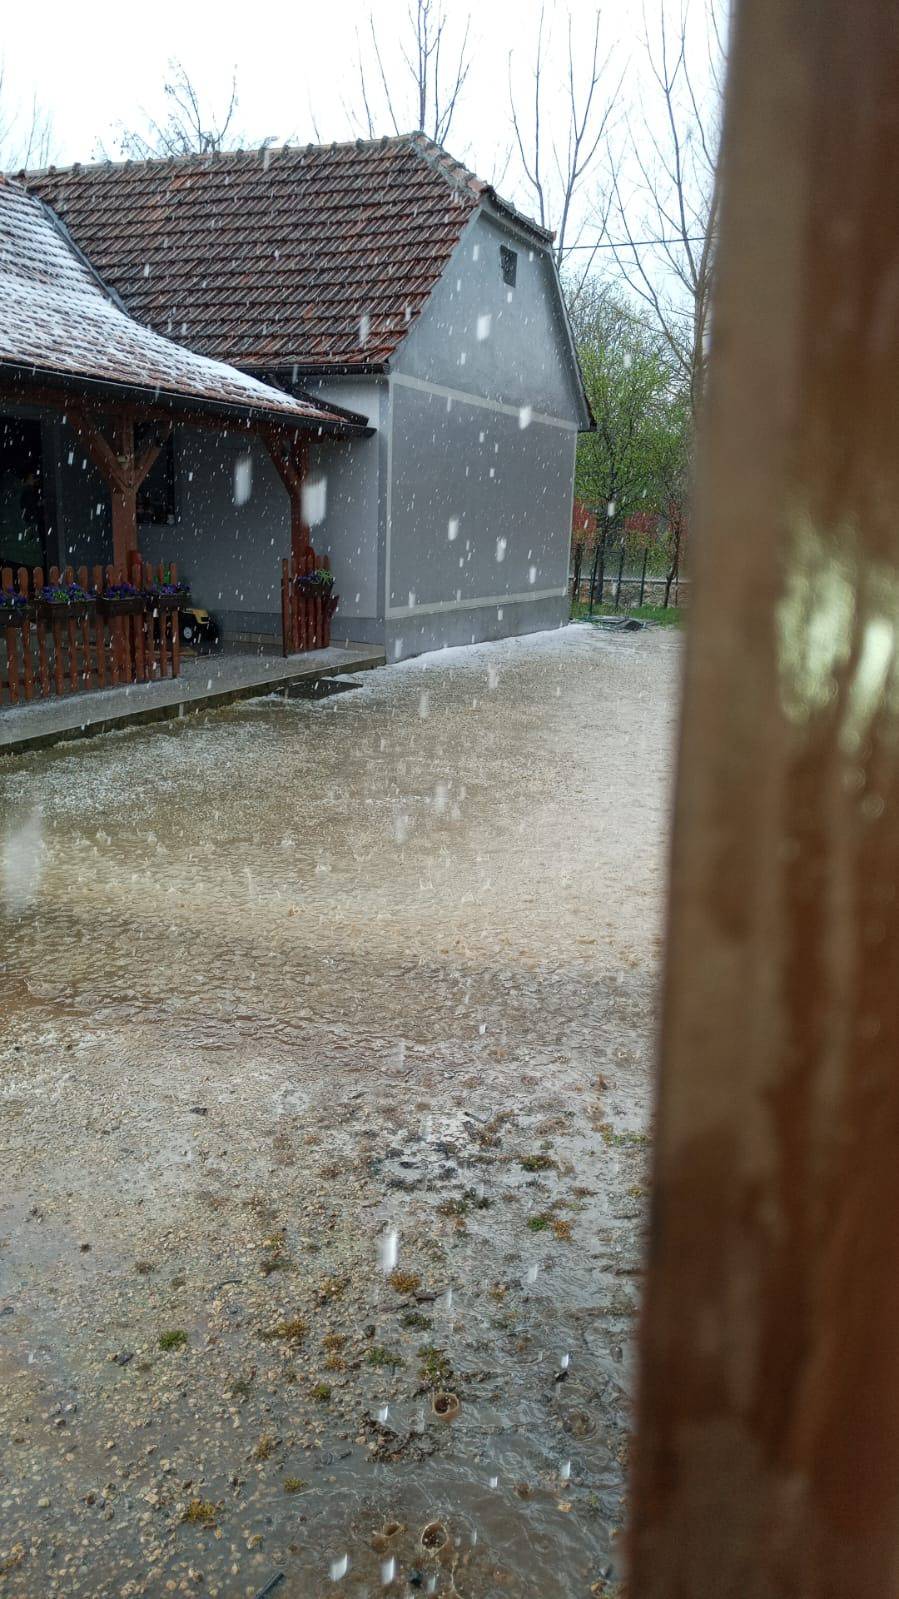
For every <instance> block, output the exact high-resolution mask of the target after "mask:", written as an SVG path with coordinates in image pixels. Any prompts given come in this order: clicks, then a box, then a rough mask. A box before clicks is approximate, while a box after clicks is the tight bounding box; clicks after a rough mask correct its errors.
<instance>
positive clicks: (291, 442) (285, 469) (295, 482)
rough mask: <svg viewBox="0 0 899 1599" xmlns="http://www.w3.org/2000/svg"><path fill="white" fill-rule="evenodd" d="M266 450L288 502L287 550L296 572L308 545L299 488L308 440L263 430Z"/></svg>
mask: <svg viewBox="0 0 899 1599" xmlns="http://www.w3.org/2000/svg"><path fill="white" fill-rule="evenodd" d="M263 438H264V440H265V444H266V447H267V449H268V452H269V455H270V456H271V458H272V461H273V463H274V466H275V468H276V470H277V472H278V475H279V476H280V478H281V481H282V483H283V484H284V487H285V488H286V490H287V494H288V497H289V499H290V549H291V555H292V557H293V561H294V566H295V568H296V569H298V568H299V563H300V560H301V558H302V556H304V555H305V553H306V551H307V550H308V548H309V545H310V542H311V540H310V537H309V523H308V522H307V520H306V515H305V511H304V509H303V486H304V484H305V482H306V478H307V475H308V472H309V440H308V438H307V436H306V435H305V434H303V433H296V432H294V433H292V434H288V435H287V436H286V437H285V435H284V434H282V433H277V432H275V431H274V430H271V429H266V430H265V432H264V433H263Z"/></svg>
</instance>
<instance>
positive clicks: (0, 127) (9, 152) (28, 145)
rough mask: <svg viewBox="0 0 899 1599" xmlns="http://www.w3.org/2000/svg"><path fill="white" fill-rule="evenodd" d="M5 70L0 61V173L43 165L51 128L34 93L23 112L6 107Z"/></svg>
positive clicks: (48, 151) (47, 156) (49, 152)
mask: <svg viewBox="0 0 899 1599" xmlns="http://www.w3.org/2000/svg"><path fill="white" fill-rule="evenodd" d="M7 105H8V94H7V92H6V70H5V67H4V66H3V65H2V64H0V172H20V171H26V170H27V169H28V168H30V167H31V168H34V167H45V166H46V165H47V164H48V162H49V161H50V158H51V155H52V146H53V128H52V124H51V121H50V116H49V114H48V113H47V112H46V111H42V110H41V108H40V106H39V105H38V102H37V96H34V98H33V99H32V101H31V105H30V107H29V108H28V110H27V111H25V112H16V111H11V110H8V109H7Z"/></svg>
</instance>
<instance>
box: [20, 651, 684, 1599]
mask: <svg viewBox="0 0 899 1599" xmlns="http://www.w3.org/2000/svg"><path fill="white" fill-rule="evenodd" d="M678 668H679V641H678V640H677V639H676V638H674V637H672V636H671V635H670V634H667V633H663V632H660V631H649V630H647V631H645V632H643V633H640V634H634V635H627V636H624V637H620V636H619V637H611V638H610V637H608V636H605V635H603V634H601V633H600V632H598V631H595V630H591V629H589V628H587V627H585V626H583V627H576V628H570V629H565V630H564V631H563V632H561V633H559V634H556V635H552V636H549V635H544V636H541V637H540V638H538V639H534V640H527V641H517V640H512V641H507V642H504V643H502V644H498V645H495V646H490V647H484V648H479V649H477V650H471V651H453V652H449V653H447V654H445V655H442V656H431V657H426V658H423V659H421V660H419V661H416V662H409V663H405V664H403V665H402V666H401V667H398V668H389V669H384V670H382V671H379V672H377V673H374V674H371V675H370V677H368V679H367V680H366V681H365V684H364V687H363V688H362V689H361V690H359V691H358V692H355V693H352V694H346V695H342V696H340V698H338V699H335V700H332V701H325V702H320V703H310V702H304V701H290V702H281V701H278V702H275V701H270V700H260V701H257V702H254V703H253V704H251V705H247V706H244V707H242V708H236V709H234V710H231V711H227V712H222V713H219V714H217V715H211V716H209V717H207V718H205V719H194V720H192V721H190V722H188V723H184V724H180V725H178V726H173V727H170V728H162V729H161V728H154V729H150V730H145V731H143V730H134V731H133V732H131V733H127V734H123V735H116V736H109V737H104V738H101V739H97V740H95V741H91V742H89V743H84V744H81V745H78V746H69V747H68V748H65V747H62V748H57V749H56V750H54V751H51V752H48V753H42V754H36V755H32V756H28V757H24V758H21V759H19V760H16V761H12V760H8V761H7V762H6V763H4V764H2V765H0V838H2V843H3V860H2V867H3V878H2V883H0V889H2V894H3V912H2V918H0V925H2V948H0V978H2V982H3V991H4V1000H5V1019H6V1025H5V1028H4V1033H3V1040H2V1048H0V1432H2V1439H3V1445H2V1460H0V1592H3V1593H7V1594H9V1595H15V1596H20V1595H28V1596H31V1595H35V1594H38V1593H40V1594H59V1595H66V1596H68V1595H76V1594H84V1595H107V1594H108V1595H120V1596H127V1595H143V1594H147V1595H157V1594H164V1593H168V1592H176V1593H181V1592H190V1593H201V1594H202V1593H206V1594H210V1595H221V1596H228V1599H230V1596H232V1595H235V1596H237V1595H239V1596H244V1595H247V1596H249V1595H255V1594H257V1593H258V1592H259V1591H260V1590H263V1589H265V1587H266V1584H267V1583H269V1582H270V1581H272V1580H273V1579H274V1578H275V1577H276V1576H277V1575H278V1574H279V1573H283V1580H282V1581H281V1582H280V1584H279V1585H278V1586H277V1588H275V1589H274V1590H273V1592H276V1593H278V1594H279V1595H283V1596H285V1599H287V1596H289V1595H296V1596H303V1599H306V1596H310V1595H311V1596H318V1595H326V1594H327V1595H333V1596H340V1595H347V1596H354V1599H355V1596H361V1595H375V1594H382V1593H383V1594H387V1595H394V1594H403V1595H412V1594H416V1593H423V1594H430V1593H433V1594H436V1595H458V1596H463V1599H492V1596H494V1595H508V1596H511V1599H517V1596H521V1599H525V1596H531V1595H538V1594H540V1595H543V1594H554V1595H559V1596H562V1599H566V1596H580V1595H588V1594H591V1593H604V1592H614V1590H615V1586H616V1583H617V1581H618V1580H619V1578H620V1575H621V1555H620V1529H621V1525H622V1518H623V1513H624V1497H623V1496H624V1481H625V1471H626V1458H627V1446H628V1424H629V1407H630V1392H631V1381H632V1340H633V1332H634V1314H635V1309H636V1307H637V1302H638V1294H639V1274H640V1263H641V1255H642V1247H643V1228H644V1224H645V1210H646V1183H647V1160H648V1147H647V1146H648V1141H649V1136H650V1120H649V1119H650V1104H651V1069H652V1047H653V1038H654V1029H655V1025H656V1011H657V1000H656V994H657V978H658V959H659V950H660V933H661V908H662V893H663V885H664V870H665V855H666V834H667V816H668V803H669V784H670V766H671V754H672V744H673V733H674V720H675V713H676V697H677V679H678ZM438 1391H440V1392H446V1393H449V1394H451V1395H454V1396H455V1398H456V1399H457V1400H458V1408H457V1409H456V1407H455V1405H454V1403H453V1401H452V1400H450V1401H443V1400H441V1401H439V1402H438V1403H437V1404H436V1406H435V1397H434V1396H435V1393H436V1392H438ZM441 1406H442V1407H443V1409H444V1411H446V1410H447V1409H448V1410H449V1412H450V1415H451V1419H444V1417H443V1415H441V1414H440V1413H439V1412H440V1408H441ZM434 1522H437V1523H439V1524H440V1529H442V1530H440V1529H438V1531H437V1532H432V1533H429V1534H428V1535H427V1537H425V1538H424V1541H423V1537H422V1535H423V1533H424V1530H425V1529H426V1528H427V1527H428V1526H429V1525H430V1524H431V1523H434ZM385 1529H387V1530H385ZM391 1529H394V1530H391Z"/></svg>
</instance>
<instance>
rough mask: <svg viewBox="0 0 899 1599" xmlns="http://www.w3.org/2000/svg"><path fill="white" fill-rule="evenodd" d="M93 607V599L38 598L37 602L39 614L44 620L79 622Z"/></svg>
mask: <svg viewBox="0 0 899 1599" xmlns="http://www.w3.org/2000/svg"><path fill="white" fill-rule="evenodd" d="M93 609H94V602H93V600H38V604H37V614H38V616H39V617H40V618H41V620H42V621H44V622H79V621H81V619H82V617H85V616H89V615H90V614H91V612H92V610H93Z"/></svg>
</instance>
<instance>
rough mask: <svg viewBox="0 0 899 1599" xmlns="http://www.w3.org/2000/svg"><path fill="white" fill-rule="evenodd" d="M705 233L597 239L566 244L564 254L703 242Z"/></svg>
mask: <svg viewBox="0 0 899 1599" xmlns="http://www.w3.org/2000/svg"><path fill="white" fill-rule="evenodd" d="M704 242H705V235H704V234H702V233H688V234H687V236H686V238H680V237H679V238H675V239H619V240H617V241H613V240H611V239H608V240H597V242H596V243H595V244H566V246H565V254H566V255H567V254H568V252H569V250H631V249H633V247H634V246H635V245H641V244H703V243H704Z"/></svg>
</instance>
